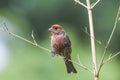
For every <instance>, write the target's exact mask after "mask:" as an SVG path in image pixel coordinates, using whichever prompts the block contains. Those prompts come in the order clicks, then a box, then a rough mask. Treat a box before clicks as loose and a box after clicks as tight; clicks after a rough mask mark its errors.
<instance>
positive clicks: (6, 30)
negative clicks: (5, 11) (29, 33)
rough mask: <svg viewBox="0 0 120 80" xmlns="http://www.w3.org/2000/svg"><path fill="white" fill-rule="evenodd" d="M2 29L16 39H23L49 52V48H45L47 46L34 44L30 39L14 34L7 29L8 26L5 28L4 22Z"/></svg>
mask: <svg viewBox="0 0 120 80" xmlns="http://www.w3.org/2000/svg"><path fill="white" fill-rule="evenodd" d="M4 31H5V32H6V33H8V34H9V35H11V36H14V37H16V38H18V39H20V40H23V41H25V42H27V43H29V44H32V45H34V46H37V47H39V48H41V49H43V50H45V51H48V52H51V51H50V50H49V49H47V48H45V47H42V46H40V45H36V44H35V43H34V42H32V41H29V40H27V39H25V38H23V37H21V36H18V35H16V34H14V33H12V32H10V31H9V30H8V28H7V26H6V24H5V23H4Z"/></svg>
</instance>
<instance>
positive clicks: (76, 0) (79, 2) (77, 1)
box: [74, 0, 87, 8]
mask: <svg viewBox="0 0 120 80" xmlns="http://www.w3.org/2000/svg"><path fill="white" fill-rule="evenodd" d="M74 1H75V2H76V3H78V4H80V5H82V6H83V7H85V8H87V6H86V5H85V4H84V3H82V2H81V1H79V0H74Z"/></svg>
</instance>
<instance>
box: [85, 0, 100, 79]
mask: <svg viewBox="0 0 120 80" xmlns="http://www.w3.org/2000/svg"><path fill="white" fill-rule="evenodd" d="M86 3H87V7H88V8H87V10H88V17H89V27H90V36H91V37H90V40H91V49H92V61H93V68H94V80H98V75H97V60H96V51H95V50H96V49H95V40H94V26H93V16H92V8H91V3H90V0H86Z"/></svg>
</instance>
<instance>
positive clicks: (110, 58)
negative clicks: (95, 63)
mask: <svg viewBox="0 0 120 80" xmlns="http://www.w3.org/2000/svg"><path fill="white" fill-rule="evenodd" d="M119 54H120V51H119V52H118V53H116V54H114V55H113V56H111V57H109V58H108V59H107V60H105V61H104V62H103V64H105V63H107V62H108V61H110V60H112V59H113V58H115V57H116V56H117V55H119Z"/></svg>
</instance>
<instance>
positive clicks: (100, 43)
mask: <svg viewBox="0 0 120 80" xmlns="http://www.w3.org/2000/svg"><path fill="white" fill-rule="evenodd" d="M81 29H82V31H83V32H85V33H86V34H87V35H88V36H89V37H92V36H90V33H89V32H88V31H87V28H86V27H85V30H84V29H83V28H81ZM92 38H93V37H92ZM93 39H94V40H95V41H96V42H97V43H98V44H99V45H101V46H102V47H103V48H105V45H103V44H102V42H101V41H99V40H97V39H95V38H93Z"/></svg>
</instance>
